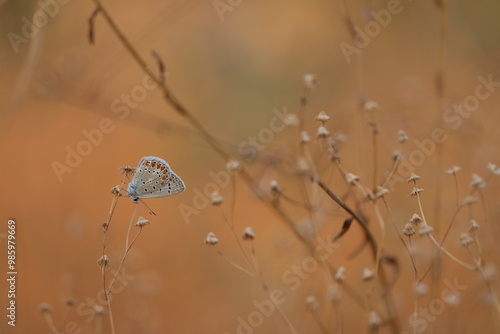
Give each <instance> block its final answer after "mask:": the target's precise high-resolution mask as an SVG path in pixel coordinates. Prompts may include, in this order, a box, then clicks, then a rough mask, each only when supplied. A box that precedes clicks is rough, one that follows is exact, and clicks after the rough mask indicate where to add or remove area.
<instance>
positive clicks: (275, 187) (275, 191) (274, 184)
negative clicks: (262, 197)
mask: <svg viewBox="0 0 500 334" xmlns="http://www.w3.org/2000/svg"><path fill="white" fill-rule="evenodd" d="M269 187H270V188H271V195H273V196H278V195H279V194H281V187H280V185H279V184H278V181H276V180H272V181H271V182H269Z"/></svg>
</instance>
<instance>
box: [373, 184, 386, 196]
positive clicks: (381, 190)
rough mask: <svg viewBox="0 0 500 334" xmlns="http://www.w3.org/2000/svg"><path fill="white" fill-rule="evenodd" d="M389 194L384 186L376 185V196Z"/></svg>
mask: <svg viewBox="0 0 500 334" xmlns="http://www.w3.org/2000/svg"><path fill="white" fill-rule="evenodd" d="M387 194H389V189H386V188H384V187H381V186H378V187H377V192H376V193H375V197H376V198H382V197H384V196H385V195H387Z"/></svg>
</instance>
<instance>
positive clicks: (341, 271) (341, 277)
mask: <svg viewBox="0 0 500 334" xmlns="http://www.w3.org/2000/svg"><path fill="white" fill-rule="evenodd" d="M334 278H335V280H336V281H337V282H338V283H342V282H344V281H345V267H339V268H338V269H337V273H335V277H334Z"/></svg>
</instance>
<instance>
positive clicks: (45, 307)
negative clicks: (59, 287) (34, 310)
mask: <svg viewBox="0 0 500 334" xmlns="http://www.w3.org/2000/svg"><path fill="white" fill-rule="evenodd" d="M38 311H39V312H40V313H51V312H52V307H51V306H50V305H49V304H47V303H41V304H40V305H38Z"/></svg>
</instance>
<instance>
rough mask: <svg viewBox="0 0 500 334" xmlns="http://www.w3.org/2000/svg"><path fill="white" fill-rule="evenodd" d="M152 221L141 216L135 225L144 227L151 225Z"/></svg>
mask: <svg viewBox="0 0 500 334" xmlns="http://www.w3.org/2000/svg"><path fill="white" fill-rule="evenodd" d="M150 223H151V222H150V221H149V220H147V219H146V218H144V217H139V219H138V220H137V223H135V226H137V227H140V228H143V227H144V226H146V225H149V224H150Z"/></svg>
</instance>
